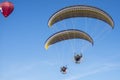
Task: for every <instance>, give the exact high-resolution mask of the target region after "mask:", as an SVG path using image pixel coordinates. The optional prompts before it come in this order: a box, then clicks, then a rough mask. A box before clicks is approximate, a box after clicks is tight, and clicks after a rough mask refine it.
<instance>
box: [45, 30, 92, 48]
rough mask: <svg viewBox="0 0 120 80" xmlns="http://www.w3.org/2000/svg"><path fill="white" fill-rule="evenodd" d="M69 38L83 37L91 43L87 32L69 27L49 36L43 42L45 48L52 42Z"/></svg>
mask: <svg viewBox="0 0 120 80" xmlns="http://www.w3.org/2000/svg"><path fill="white" fill-rule="evenodd" d="M69 39H83V40H87V41H89V42H90V43H91V44H92V45H93V39H92V38H91V37H90V36H89V35H88V34H87V33H85V32H83V31H80V30H77V29H69V30H63V31H60V32H57V33H55V34H54V35H52V36H50V37H49V38H48V39H47V41H46V43H45V49H48V48H49V46H50V45H52V44H55V43H57V42H60V41H64V40H69Z"/></svg>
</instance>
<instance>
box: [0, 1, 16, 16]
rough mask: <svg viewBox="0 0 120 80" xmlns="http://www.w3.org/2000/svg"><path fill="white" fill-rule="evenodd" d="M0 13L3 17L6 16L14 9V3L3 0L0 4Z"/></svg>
mask: <svg viewBox="0 0 120 80" xmlns="http://www.w3.org/2000/svg"><path fill="white" fill-rule="evenodd" d="M0 7H1V13H2V14H3V16H4V17H8V16H9V15H10V14H11V13H12V12H13V10H14V5H13V3H12V2H9V1H4V2H2V3H1V4H0Z"/></svg>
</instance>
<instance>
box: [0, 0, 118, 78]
mask: <svg viewBox="0 0 120 80" xmlns="http://www.w3.org/2000/svg"><path fill="white" fill-rule="evenodd" d="M2 1H3V0H1V2H2ZM9 1H11V2H13V3H14V6H15V9H14V11H13V13H12V14H11V15H10V16H9V17H8V18H4V17H3V15H2V14H0V80H8V79H9V80H48V79H49V80H53V79H54V80H96V79H97V80H119V79H120V77H119V74H120V51H119V50H120V37H119V34H120V16H119V14H120V9H119V7H120V4H119V3H120V1H119V0H116V1H113V0H111V1H107V0H29V1H26V0H9ZM71 5H91V6H95V7H98V8H101V9H102V10H104V11H106V12H107V13H109V14H110V15H111V16H112V18H113V20H114V22H115V26H114V27H115V28H114V29H113V30H112V29H111V28H110V26H109V25H108V24H106V23H104V22H102V21H100V20H96V19H88V18H84V19H83V18H82V19H81V18H80V19H79V18H77V19H69V20H64V21H61V22H59V23H56V24H55V25H54V26H53V28H51V29H50V28H48V25H47V22H48V20H49V17H50V16H51V15H52V14H53V13H54V12H56V11H57V10H59V9H61V8H63V7H66V6H71ZM71 28H76V29H80V30H84V31H85V32H87V33H89V34H90V35H91V36H92V37H93V39H94V46H91V44H89V43H88V42H86V41H83V40H69V41H65V42H60V43H57V44H54V45H53V46H51V47H50V48H49V49H48V50H47V51H46V50H45V49H44V43H45V41H46V39H47V38H48V37H49V36H50V35H52V34H53V33H55V32H57V31H60V30H65V29H71ZM74 52H82V53H83V60H82V62H81V64H75V63H74V61H73V59H72V58H73V55H74ZM63 65H67V66H68V72H67V74H65V75H63V74H61V73H60V67H61V66H63Z"/></svg>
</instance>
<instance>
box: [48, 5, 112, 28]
mask: <svg viewBox="0 0 120 80" xmlns="http://www.w3.org/2000/svg"><path fill="white" fill-rule="evenodd" d="M74 17H90V18H96V19H99V20H102V21H104V22H106V23H108V24H109V25H110V26H111V27H112V28H114V22H113V19H112V18H111V16H109V14H108V13H106V12H105V11H103V10H101V9H99V8H96V7H92V6H86V5H75V6H69V7H66V8H63V9H61V10H59V11H57V12H56V13H55V14H53V15H52V16H51V17H50V19H49V21H48V26H49V27H51V26H52V25H53V24H55V23H57V22H59V21H61V20H64V19H68V18H74Z"/></svg>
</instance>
